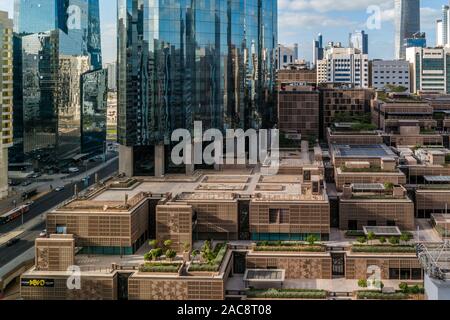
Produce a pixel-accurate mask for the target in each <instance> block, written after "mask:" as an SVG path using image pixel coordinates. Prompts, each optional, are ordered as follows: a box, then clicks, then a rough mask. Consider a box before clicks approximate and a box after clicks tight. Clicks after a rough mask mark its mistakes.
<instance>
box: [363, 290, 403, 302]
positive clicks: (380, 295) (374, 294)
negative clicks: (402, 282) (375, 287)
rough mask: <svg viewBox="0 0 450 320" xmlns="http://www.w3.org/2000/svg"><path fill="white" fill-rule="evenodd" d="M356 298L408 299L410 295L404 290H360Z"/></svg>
mask: <svg viewBox="0 0 450 320" xmlns="http://www.w3.org/2000/svg"><path fill="white" fill-rule="evenodd" d="M356 298H357V299H358V300H366V299H369V300H407V299H408V298H409V296H408V295H407V294H405V293H402V292H393V293H384V292H380V291H358V292H357V293H356Z"/></svg>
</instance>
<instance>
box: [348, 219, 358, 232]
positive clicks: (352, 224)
mask: <svg viewBox="0 0 450 320" xmlns="http://www.w3.org/2000/svg"><path fill="white" fill-rule="evenodd" d="M348 230H352V231H356V230H358V221H357V220H348Z"/></svg>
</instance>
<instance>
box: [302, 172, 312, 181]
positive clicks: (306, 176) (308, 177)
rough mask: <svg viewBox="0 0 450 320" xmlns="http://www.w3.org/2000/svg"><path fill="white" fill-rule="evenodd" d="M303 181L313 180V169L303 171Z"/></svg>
mask: <svg viewBox="0 0 450 320" xmlns="http://www.w3.org/2000/svg"><path fill="white" fill-rule="evenodd" d="M303 181H305V182H309V181H311V171H309V170H305V171H303Z"/></svg>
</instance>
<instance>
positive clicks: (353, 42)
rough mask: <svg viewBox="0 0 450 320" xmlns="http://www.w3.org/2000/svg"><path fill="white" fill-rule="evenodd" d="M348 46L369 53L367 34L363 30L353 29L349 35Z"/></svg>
mask: <svg viewBox="0 0 450 320" xmlns="http://www.w3.org/2000/svg"><path fill="white" fill-rule="evenodd" d="M349 47H350V48H354V49H358V50H359V51H361V53H362V54H369V35H368V34H367V33H366V32H365V31H355V32H353V33H350V35H349Z"/></svg>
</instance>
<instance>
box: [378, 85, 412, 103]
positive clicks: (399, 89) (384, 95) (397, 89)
mask: <svg viewBox="0 0 450 320" xmlns="http://www.w3.org/2000/svg"><path fill="white" fill-rule="evenodd" d="M404 88H405V87H403V86H391V87H386V89H387V90H388V91H387V92H384V91H378V92H377V99H378V100H381V101H384V102H392V101H398V102H402V101H407V102H413V101H417V102H419V101H421V99H420V97H419V96H417V95H413V94H408V93H409V92H407V90H408V89H406V90H403V89H404ZM390 93H393V94H396V93H397V94H401V93H405V94H408V95H404V96H402V97H398V96H397V97H396V98H395V99H393V98H391V97H389V94H390Z"/></svg>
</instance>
